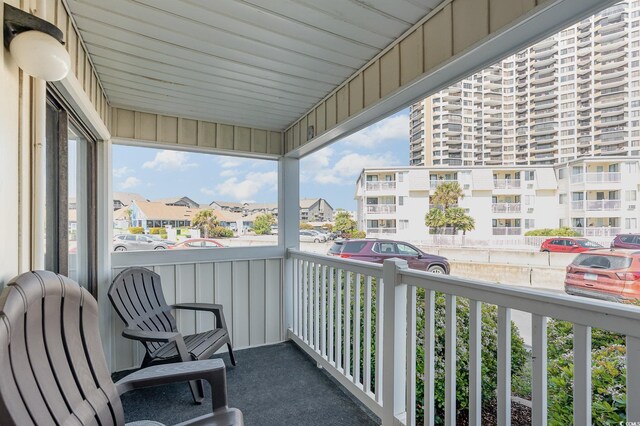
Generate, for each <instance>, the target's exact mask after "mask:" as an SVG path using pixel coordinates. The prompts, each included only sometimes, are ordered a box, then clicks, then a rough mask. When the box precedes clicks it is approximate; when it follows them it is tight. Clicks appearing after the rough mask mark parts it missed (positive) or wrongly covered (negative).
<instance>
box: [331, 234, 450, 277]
mask: <svg viewBox="0 0 640 426" xmlns="http://www.w3.org/2000/svg"><path fill="white" fill-rule="evenodd" d="M327 254H328V255H331V256H340V257H343V258H347V259H353V260H362V261H365V262H373V263H383V262H384V260H385V259H391V258H392V257H397V258H400V259H405V260H406V261H407V263H408V264H409V268H411V269H418V270H420V271H427V272H432V273H434V274H448V273H449V262H448V261H447V259H446V258H444V257H442V256H436V255H434V254H429V253H425V252H423V251H422V250H420V249H419V248H417V247H414V246H412V245H411V244H409V243H405V242H403V241H391V240H373V239H371V240H369V239H365V240H346V241H336V242H335V243H333V246H332V247H331V248H330V249H329V252H328V253H327Z"/></svg>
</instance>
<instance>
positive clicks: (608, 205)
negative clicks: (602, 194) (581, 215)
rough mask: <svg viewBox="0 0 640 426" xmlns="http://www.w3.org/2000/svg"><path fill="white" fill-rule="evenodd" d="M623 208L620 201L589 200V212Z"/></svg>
mask: <svg viewBox="0 0 640 426" xmlns="http://www.w3.org/2000/svg"><path fill="white" fill-rule="evenodd" d="M621 207H622V201H620V200H587V210H591V211H610V210H620V208H621Z"/></svg>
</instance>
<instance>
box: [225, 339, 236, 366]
mask: <svg viewBox="0 0 640 426" xmlns="http://www.w3.org/2000/svg"><path fill="white" fill-rule="evenodd" d="M227 347H228V348H229V358H230V359H231V365H233V366H234V367H235V365H236V357H235V356H234V355H233V348H232V347H231V343H227Z"/></svg>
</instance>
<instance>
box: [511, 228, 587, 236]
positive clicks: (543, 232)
mask: <svg viewBox="0 0 640 426" xmlns="http://www.w3.org/2000/svg"><path fill="white" fill-rule="evenodd" d="M524 235H525V237H578V236H580V234H579V233H578V232H576V231H574V230H573V229H571V228H568V227H563V228H557V229H551V228H543V229H533V230H531V231H527V232H526V233H525V234H524Z"/></svg>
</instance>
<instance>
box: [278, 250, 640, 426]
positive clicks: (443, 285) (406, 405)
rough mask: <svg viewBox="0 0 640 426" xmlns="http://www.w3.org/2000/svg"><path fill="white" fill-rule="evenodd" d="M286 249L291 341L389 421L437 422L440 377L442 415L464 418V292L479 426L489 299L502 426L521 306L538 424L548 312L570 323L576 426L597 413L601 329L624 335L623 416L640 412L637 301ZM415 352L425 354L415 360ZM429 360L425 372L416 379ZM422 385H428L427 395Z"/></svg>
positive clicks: (473, 408) (507, 415) (468, 370)
mask: <svg viewBox="0 0 640 426" xmlns="http://www.w3.org/2000/svg"><path fill="white" fill-rule="evenodd" d="M288 256H289V258H290V259H292V261H293V283H292V287H291V290H290V293H289V295H288V297H290V298H291V299H290V300H291V303H292V310H291V317H292V319H291V321H290V326H289V329H288V330H289V337H291V339H293V341H294V342H295V343H296V344H298V345H299V346H300V347H301V348H302V349H303V350H304V351H305V352H306V353H307V354H308V355H309V356H311V357H312V358H313V359H314V360H315V361H316V362H317V363H318V365H320V366H322V367H323V368H324V369H325V370H326V371H327V372H328V373H329V374H331V375H332V376H333V377H334V378H335V379H336V380H337V381H338V382H340V383H341V384H342V385H343V386H344V387H345V388H346V389H347V390H348V391H349V392H350V393H351V394H352V395H353V396H354V397H355V398H357V399H358V400H360V401H361V402H362V403H363V404H364V405H365V406H366V407H368V408H369V409H370V410H371V411H373V413H375V414H376V415H377V416H379V417H380V418H381V419H382V423H383V424H385V425H393V424H401V423H402V424H406V425H414V424H416V418H417V417H418V415H420V414H424V419H425V424H434V420H435V417H436V412H435V403H436V402H435V395H436V394H437V392H436V384H437V385H438V386H441V385H444V392H443V395H444V407H445V410H444V413H442V414H443V415H444V419H441V420H443V421H444V424H455V422H456V414H457V403H458V402H459V401H457V398H459V396H458V393H457V392H456V382H457V378H456V376H457V371H458V368H457V365H456V340H457V338H456V333H457V332H458V312H457V303H456V302H457V298H461V299H467V300H468V301H469V311H470V315H469V363H468V365H465V366H464V367H465V372H464V374H465V375H467V374H468V377H469V393H468V397H467V396H466V394H465V396H464V397H463V398H468V400H467V401H465V402H468V407H469V419H470V420H472V421H471V422H470V423H471V424H480V419H481V411H482V391H483V389H482V383H483V377H482V370H483V364H482V362H483V360H482V356H481V354H482V345H483V339H482V334H483V333H484V330H481V328H482V327H483V325H482V316H481V312H482V310H483V305H485V304H486V305H492V306H497V311H498V316H497V324H496V326H495V329H496V331H495V332H497V342H498V344H497V348H496V352H495V359H494V362H496V363H497V364H496V365H497V392H496V402H497V413H498V418H497V424H503V425H504V424H510V423H511V399H512V397H511V331H512V323H511V313H512V309H513V310H518V311H523V312H526V313H528V314H531V321H532V341H531V346H532V364H531V380H532V383H531V385H532V386H531V389H532V398H531V424H535V425H540V424H546V423H547V421H546V420H547V417H548V413H547V401H548V387H547V383H548V380H549V379H552V378H550V377H549V376H548V374H549V372H548V369H547V332H546V330H547V321H548V319H549V318H553V319H556V320H561V321H568V322H569V323H571V324H572V325H573V333H572V334H571V336H572V339H573V342H572V343H573V344H572V345H571V348H572V349H571V351H572V360H573V361H572V363H573V365H574V366H573V371H572V375H570V377H573V383H572V389H573V395H572V398H571V400H572V401H573V407H572V408H573V422H572V423H573V424H581V425H582V424H591V420H592V419H591V412H592V410H591V405H592V391H591V385H590V384H591V374H592V373H591V371H592V367H591V363H592V360H591V329H592V328H594V329H604V330H609V331H612V332H615V333H617V334H620V335H623V336H626V343H627V348H626V349H627V350H626V366H627V367H626V378H625V377H624V376H623V377H618V378H617V379H616V381H617V382H619V383H620V384H621V387H620V388H619V389H621V392H622V394H621V395H620V396H619V397H620V398H626V401H627V404H626V407H627V413H626V418H627V419H638V418H640V311H638V310H637V308H635V307H631V306H627V305H625V304H613V303H608V302H603V303H593V301H591V300H590V299H587V298H579V297H572V296H567V295H564V294H562V295H560V294H554V293H548V292H542V291H538V290H533V289H529V288H527V289H518V288H513V287H509V286H504V285H498V284H489V283H483V282H476V281H471V280H466V279H461V278H455V277H449V276H444V275H437V274H431V273H427V272H423V271H416V270H412V269H408V268H407V264H406V262H405V261H403V260H399V259H393V260H391V259H390V260H386V261H385V263H384V265H376V264H372V263H365V262H357V261H350V260H347V259H340V258H334V257H327V256H322V255H314V254H309V253H303V252H300V251H297V250H290V251H289V253H288ZM438 293H442V294H444V299H445V300H444V314H441V315H443V317H444V318H441V317H437V316H436V315H439V314H437V312H438V311H436V309H435V306H436V305H435V303H436V294H438ZM578 321H579V322H578ZM418 324H420V329H418ZM440 324H442V325H440ZM422 327H424V328H422ZM437 327H442V328H443V329H444V335H445V339H444V340H445V341H444V348H440V349H438V351H440V350H441V351H442V353H443V356H444V364H445V367H444V373H443V374H444V383H442V384H441V383H437V382H436V378H435V376H436V368H435V366H436V362H437V354H436V331H437ZM418 336H421V337H420V338H418ZM418 353H421V354H424V358H421V359H420V360H418ZM422 362H423V363H424V366H425V367H424V374H423V375H422V374H421V375H418V371H417V369H418V363H421V364H422ZM625 384H626V395H625V391H624V390H622V389H624V385H625ZM418 388H422V389H423V390H424V392H423V395H424V399H421V400H420V401H416V392H417V389H418ZM418 404H419V406H420V407H418ZM568 409H569V410H571V407H569V408H568Z"/></svg>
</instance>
